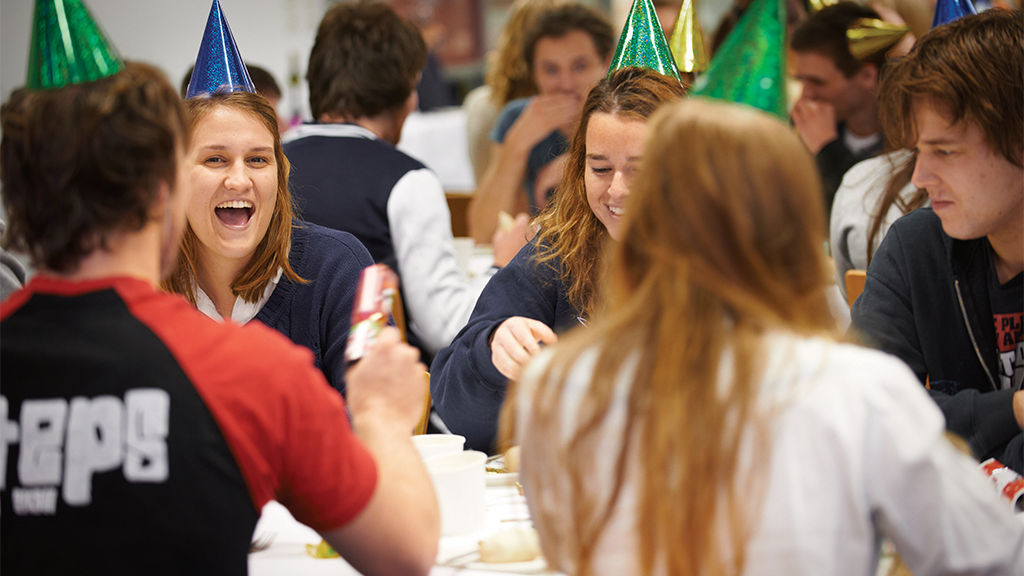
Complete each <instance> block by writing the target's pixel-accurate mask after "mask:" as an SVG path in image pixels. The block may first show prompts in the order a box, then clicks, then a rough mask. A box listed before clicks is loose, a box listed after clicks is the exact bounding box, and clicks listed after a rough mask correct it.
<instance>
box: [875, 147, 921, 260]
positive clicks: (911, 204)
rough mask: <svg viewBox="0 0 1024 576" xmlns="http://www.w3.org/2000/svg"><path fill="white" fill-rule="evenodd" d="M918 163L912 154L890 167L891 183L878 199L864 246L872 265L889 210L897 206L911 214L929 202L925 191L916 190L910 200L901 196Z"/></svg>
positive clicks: (889, 182)
mask: <svg viewBox="0 0 1024 576" xmlns="http://www.w3.org/2000/svg"><path fill="white" fill-rule="evenodd" d="M916 162H917V154H910V155H908V156H907V157H906V158H904V159H903V161H902V162H900V163H899V164H894V165H892V166H891V167H890V176H889V181H888V182H887V183H886V184H885V189H884V190H882V195H881V196H880V197H879V198H878V204H876V205H875V207H874V211H873V212H872V213H871V219H870V220H869V221H868V233H867V239H868V241H867V244H865V246H864V248H865V250H867V260H866V262H867V263H868V264H871V259H872V258H873V257H874V255H875V248H874V247H875V238H877V237H878V234H879V233H880V232H881V231H882V223H883V222H885V219H886V218H885V217H886V215H887V214H889V209H890V208H892V207H893V206H894V205H895V206H896V207H898V208H899V209H900V212H902V213H903V214H909V213H910V212H912V211H914V210H917V209H918V208H920V207H921V206H924V205H925V202H927V201H928V193H927V192H926V191H924V190H916V191H915V192H914V195H913V196H911V197H910V199H909V200H904V199H903V196H902V195H901V194H900V192H902V191H903V188H904V187H905V186H906V185H907V184H909V183H910V178H911V176H913V174H914V164H915V163H916Z"/></svg>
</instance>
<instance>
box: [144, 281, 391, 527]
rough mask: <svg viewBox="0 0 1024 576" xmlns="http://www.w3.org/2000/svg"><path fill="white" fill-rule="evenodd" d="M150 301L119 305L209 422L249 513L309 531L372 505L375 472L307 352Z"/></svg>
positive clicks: (260, 329)
mask: <svg viewBox="0 0 1024 576" xmlns="http://www.w3.org/2000/svg"><path fill="white" fill-rule="evenodd" d="M153 296H154V297H150V298H142V299H139V298H134V299H133V298H131V297H125V301H126V302H129V303H133V304H132V305H130V307H132V312H133V314H135V316H136V317H137V318H139V319H140V320H142V321H143V322H145V323H146V324H147V325H148V326H149V327H150V329H151V330H153V332H154V333H156V334H157V335H158V336H159V337H160V339H161V340H163V341H164V342H165V343H166V345H167V347H168V348H169V349H170V351H171V353H172V354H174V356H175V357H176V359H177V360H178V363H179V364H180V365H181V367H182V369H183V370H184V372H185V374H186V375H187V376H188V378H189V379H190V380H191V381H192V383H193V385H194V386H195V389H196V391H197V392H198V393H199V395H200V396H201V397H202V399H203V401H204V402H205V403H206V405H207V407H208V408H209V410H210V412H211V413H212V414H213V417H214V419H215V420H216V421H217V422H218V425H219V426H220V429H221V432H222V434H223V435H224V437H225V439H226V440H227V443H228V446H230V447H231V450H232V452H233V454H234V456H235V460H236V462H237V463H238V466H239V468H240V469H241V471H242V475H243V476H244V477H245V479H246V481H247V482H248V486H249V493H250V496H251V498H252V501H253V504H254V505H255V506H256V508H257V509H258V510H259V509H262V507H263V505H264V504H266V503H267V501H269V500H271V499H276V500H278V501H279V502H281V504H283V505H284V506H285V507H287V508H288V509H289V511H290V512H291V513H292V515H293V516H295V518H296V520H299V521H300V522H302V523H303V524H306V525H307V526H309V527H310V528H313V529H314V530H318V531H325V530H332V529H335V528H338V527H339V526H342V525H344V524H347V523H348V522H349V521H351V520H353V519H354V518H355V517H356V516H357V515H358V514H359V513H360V512H361V511H362V510H363V508H365V507H366V505H367V503H368V502H369V500H370V497H371V496H372V495H373V491H374V489H375V487H376V484H377V467H376V463H375V462H374V460H373V456H372V455H371V454H370V453H369V452H368V451H367V449H366V448H365V447H364V446H363V444H362V443H361V442H360V441H359V439H358V438H357V437H356V435H355V433H354V432H353V431H352V427H351V425H350V424H349V420H348V414H347V412H346V410H345V404H344V400H343V399H342V397H341V395H340V394H338V392H337V391H336V390H334V389H333V388H331V387H330V385H328V384H327V381H326V380H324V377H323V373H322V372H320V370H317V369H316V367H315V366H314V365H313V354H312V352H310V351H309V350H306V349H305V348H302V347H300V346H297V345H295V344H293V343H292V342H291V341H290V340H288V339H287V338H286V337H285V336H284V335H282V334H280V333H279V332H277V331H275V330H272V329H270V328H267V327H266V326H264V325H262V324H259V323H257V322H253V323H250V324H249V325H246V326H244V327H240V326H237V325H234V324H230V323H227V324H220V323H217V322H215V321H213V320H211V319H209V318H207V317H206V316H204V315H202V314H201V313H199V312H198V311H196V310H195V309H194V308H192V307H191V306H190V305H189V304H188V303H187V302H185V301H184V300H183V299H181V298H178V297H176V296H169V295H166V294H154V295H153Z"/></svg>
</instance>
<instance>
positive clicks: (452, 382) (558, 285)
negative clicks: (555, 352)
mask: <svg viewBox="0 0 1024 576" xmlns="http://www.w3.org/2000/svg"><path fill="white" fill-rule="evenodd" d="M536 252H537V247H536V245H535V244H534V243H530V244H527V245H526V246H524V247H523V249H522V250H520V251H519V254H517V255H516V257H515V258H513V259H512V262H510V263H509V264H508V266H505V267H504V268H502V269H501V270H499V271H498V273H497V274H495V275H494V277H493V278H491V280H490V282H488V283H487V286H486V287H485V288H484V291H483V293H481V294H480V298H479V299H478V300H477V303H476V308H474V309H473V314H472V316H470V318H469V323H468V324H466V327H465V328H463V329H462V331H461V332H459V334H458V335H457V336H456V337H455V339H454V340H453V341H452V344H451V346H448V347H447V348H444V349H442V350H441V351H440V352H438V353H437V356H436V357H435V358H434V362H433V364H432V365H431V367H430V393H431V395H432V396H433V401H434V408H435V409H436V410H437V413H438V414H440V416H441V418H442V419H443V420H444V422H445V424H446V425H447V426H448V428H449V429H450V430H451V431H452V432H454V433H455V434H461V435H463V436H465V437H466V447H467V448H470V449H473V450H482V451H488V452H490V451H493V450H494V448H495V439H496V436H497V432H498V414H499V412H500V411H501V405H502V403H503V402H504V401H505V389H506V387H507V386H508V379H507V378H505V377H504V376H502V374H501V372H498V369H497V368H495V367H494V364H493V363H492V362H491V346H490V338H491V334H492V333H493V332H494V330H495V329H497V328H498V326H499V325H500V324H501V323H502V322H504V321H505V320H507V319H508V318H511V317H512V316H524V317H526V318H532V319H534V320H539V321H541V322H543V323H545V324H547V325H548V326H550V327H551V328H552V329H553V330H554V331H555V332H556V333H561V332H564V331H566V330H569V329H571V328H574V327H576V326H578V325H579V321H578V320H577V318H578V317H579V316H580V310H579V309H577V308H576V307H575V306H572V305H571V304H569V301H568V299H567V298H566V286H565V285H564V284H563V283H562V282H561V280H559V276H560V275H561V273H560V271H559V270H558V268H560V267H561V266H560V264H557V265H555V266H552V265H551V264H550V263H548V264H540V265H537V264H536V261H535V255H536Z"/></svg>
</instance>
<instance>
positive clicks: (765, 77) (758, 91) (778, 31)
mask: <svg viewBox="0 0 1024 576" xmlns="http://www.w3.org/2000/svg"><path fill="white" fill-rule="evenodd" d="M783 2H784V0H754V1H753V2H752V3H751V4H750V7H749V8H747V11H746V12H745V13H744V14H743V17H742V18H740V21H739V22H737V23H736V28H734V29H733V31H732V32H730V33H729V36H728V37H726V39H725V42H723V43H722V46H721V48H719V50H718V52H717V53H716V54H715V56H714V58H712V59H711V64H710V65H709V66H708V70H707V72H705V73H703V74H701V75H700V76H699V77H698V78H697V82H696V83H695V84H694V90H693V91H692V92H691V94H694V95H696V96H707V97H709V98H717V99H719V100H728V101H730V102H738V103H740V104H748V105H750V106H753V107H755V108H758V109H761V110H764V111H766V112H771V113H772V114H775V115H776V116H779V117H781V118H786V117H787V116H788V115H787V113H786V26H785V22H786V7H785V5H784V4H783Z"/></svg>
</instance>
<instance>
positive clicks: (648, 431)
mask: <svg viewBox="0 0 1024 576" xmlns="http://www.w3.org/2000/svg"><path fill="white" fill-rule="evenodd" d="M650 125H651V126H652V129H651V130H652V136H651V138H650V140H649V141H648V143H647V146H646V147H645V148H644V151H643V156H644V160H643V166H642V168H641V171H640V173H639V174H638V175H637V178H636V181H635V184H634V187H633V194H632V195H631V197H630V199H629V202H627V209H628V215H627V217H626V222H625V226H624V229H623V230H622V231H621V232H620V238H619V242H618V243H616V244H614V245H613V246H611V247H610V250H611V251H610V257H609V266H610V268H609V272H608V275H607V278H608V280H609V282H608V292H607V297H606V298H604V299H603V304H602V306H601V310H600V311H599V313H598V314H597V315H595V317H594V318H593V320H592V321H591V323H590V329H589V330H583V331H577V332H574V333H573V334H571V335H569V336H568V337H566V338H564V339H563V340H562V341H560V342H559V343H558V345H557V346H556V347H554V348H553V349H549V350H546V351H545V352H544V353H543V355H541V356H540V357H538V358H537V359H536V361H535V362H534V363H532V364H531V365H530V366H529V368H527V370H526V372H525V374H524V375H523V378H522V379H521V381H520V382H519V384H518V388H519V390H518V393H517V395H510V397H509V398H510V403H509V406H510V410H512V411H517V412H518V417H517V418H516V423H517V425H518V434H519V440H520V441H521V447H522V452H521V455H522V461H521V473H520V477H521V479H522V483H523V486H524V491H525V494H526V496H527V501H528V503H529V505H530V509H531V516H532V518H533V520H534V525H535V526H536V528H537V530H538V532H539V533H540V537H541V543H542V547H543V549H544V553H545V556H546V557H547V559H548V562H549V564H550V565H551V567H552V568H554V569H556V570H558V571H563V572H565V573H567V574H573V575H575V576H588V575H597V574H609V575H611V574H615V575H618V574H643V575H651V574H657V575H667V576H678V575H692V576H697V575H733V574H745V575H754V574H787V575H790V576H798V575H812V574H813V575H820V574H860V575H865V576H867V575H871V574H874V573H875V570H876V564H877V562H878V543H879V541H880V540H879V538H880V536H881V535H887V536H889V537H891V538H892V540H893V541H894V542H895V544H896V548H897V550H898V551H899V552H900V553H901V554H902V556H903V558H904V560H906V562H907V564H908V565H909V566H910V567H911V568H912V569H913V570H914V573H915V574H919V575H921V574H935V573H944V572H948V571H949V570H950V569H951V568H950V567H951V566H954V565H956V566H958V567H960V568H963V569H964V572H965V573H972V574H974V573H979V574H980V573H992V574H995V573H1006V574H1009V573H1017V572H1015V570H1018V571H1019V567H1020V566H1021V561H1022V560H1021V554H1022V552H1024V548H1022V546H1024V526H1022V525H1021V524H1020V522H1019V521H1016V519H1015V518H1013V515H1012V514H1011V513H1010V512H1009V510H1008V507H1006V506H1005V505H1003V503H1001V502H1000V501H999V500H998V497H997V496H996V493H995V491H994V490H992V489H991V488H990V487H988V486H987V485H986V484H985V482H984V479H983V478H982V476H980V475H979V474H978V472H977V470H975V469H974V468H975V466H976V463H974V462H972V461H971V460H970V459H969V458H967V457H966V456H964V455H962V454H961V453H959V452H957V451H956V450H955V449H953V448H952V447H951V446H950V445H949V443H948V442H947V441H946V440H945V437H944V436H943V419H942V415H941V413H940V412H939V410H938V408H937V407H936V406H935V405H934V403H933V402H932V401H931V400H930V399H929V397H928V395H927V394H926V393H925V392H924V390H922V389H921V386H920V385H919V384H918V383H917V380H916V378H915V377H914V375H913V374H912V373H911V372H910V371H909V370H908V369H907V367H906V366H904V365H902V363H900V362H899V361H898V360H896V359H894V358H892V357H890V356H887V355H884V354H881V353H878V352H875V351H872V350H868V349H865V348H860V347H856V346H853V345H850V344H841V343H838V342H837V340H836V335H835V334H834V332H835V323H834V320H833V319H832V317H831V315H830V313H829V308H828V303H827V300H826V295H825V293H826V292H825V287H826V285H827V284H828V283H829V281H830V279H829V278H828V275H829V273H830V272H829V270H828V267H827V266H826V265H825V259H824V254H823V252H822V249H821V246H822V244H823V241H824V238H825V222H824V218H823V213H824V211H823V210H822V199H821V193H820V184H819V183H818V180H817V177H816V172H815V170H814V163H813V159H812V158H811V156H810V155H809V154H808V152H807V150H806V148H804V146H803V144H802V143H801V141H800V139H799V137H798V136H797V135H796V134H795V133H794V132H793V131H792V129H791V128H790V127H789V126H786V125H785V124H783V123H781V122H779V121H778V120H777V119H775V118H773V117H771V116H768V115H767V114H764V113H761V112H758V111H755V110H754V109H752V108H744V107H740V106H737V105H732V104H724V103H713V102H711V101H707V100H701V99H694V100H687V101H684V102H679V103H674V104H671V105H669V106H666V107H665V108H664V109H663V110H662V111H660V112H659V113H658V114H657V115H656V116H654V117H653V118H651V120H650ZM513 398H515V401H513V400H512V399H513ZM964 526H971V527H972V529H971V530H970V531H965V530H963V529H962V527H964ZM967 532H970V533H967ZM954 539H955V542H954ZM995 541H998V544H993V542H995Z"/></svg>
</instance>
